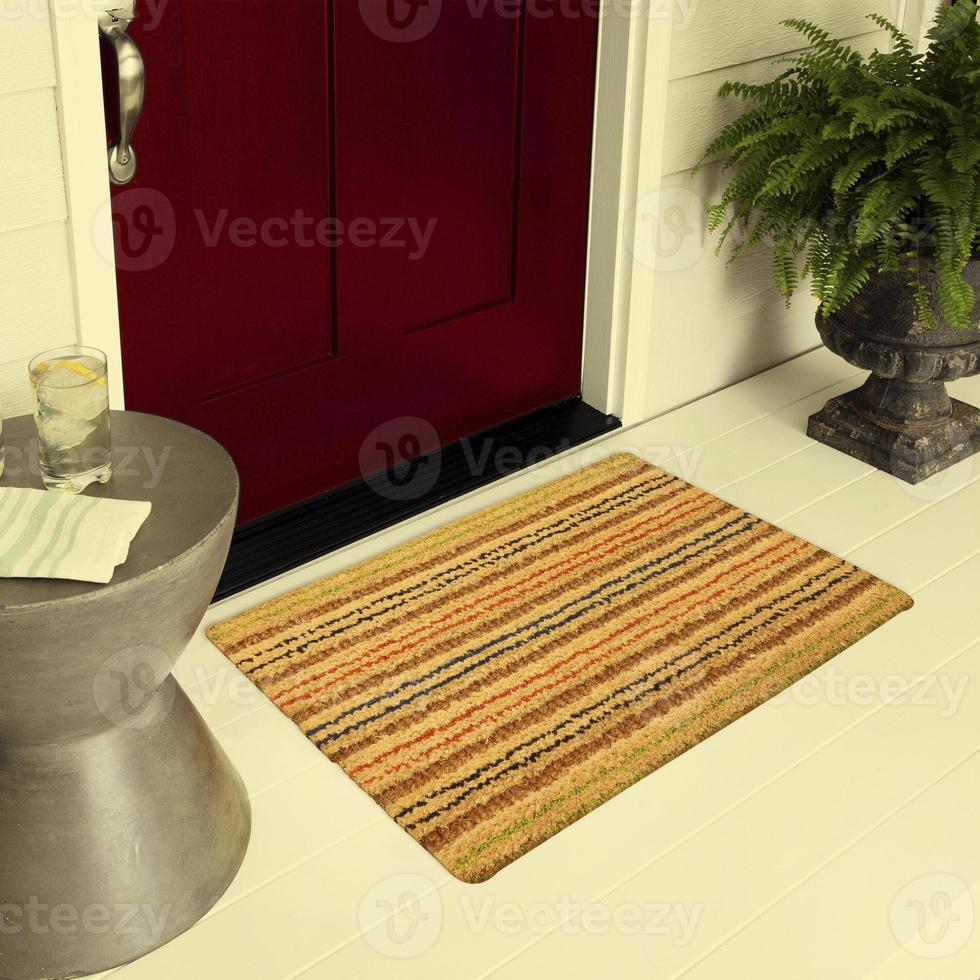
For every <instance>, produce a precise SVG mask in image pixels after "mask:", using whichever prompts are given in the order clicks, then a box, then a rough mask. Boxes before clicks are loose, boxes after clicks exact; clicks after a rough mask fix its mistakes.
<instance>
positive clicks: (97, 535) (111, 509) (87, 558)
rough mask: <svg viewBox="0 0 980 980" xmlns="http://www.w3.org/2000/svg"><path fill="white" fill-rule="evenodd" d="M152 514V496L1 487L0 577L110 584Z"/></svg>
mask: <svg viewBox="0 0 980 980" xmlns="http://www.w3.org/2000/svg"><path fill="white" fill-rule="evenodd" d="M149 513H150V502H149V501H148V500H111V499H108V498H101V497H84V496H77V495H75V494H68V493H54V492H51V491H45V490H27V489H23V488H20V487H0V577H4V578H68V579H75V580H76V581H79V582H102V583H106V582H108V581H109V580H110V579H111V578H112V576H113V573H114V572H115V569H116V566H117V565H120V564H122V562H124V561H125V560H126V555H127V554H129V543H130V541H132V540H133V537H134V536H135V535H136V532H137V531H138V530H139V529H140V527H141V526H142V524H143V522H144V521H145V520H146V518H147V516H148V515H149Z"/></svg>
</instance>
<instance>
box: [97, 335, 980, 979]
mask: <svg viewBox="0 0 980 980" xmlns="http://www.w3.org/2000/svg"><path fill="white" fill-rule="evenodd" d="M857 380H858V377H857V376H856V375H855V374H854V372H853V369H851V368H850V367H848V365H846V364H844V363H843V362H842V361H840V360H838V359H837V358H835V357H833V356H832V355H830V354H829V353H827V352H826V351H823V350H819V351H816V352H814V353H811V354H808V355H805V356H804V357H801V358H798V359H796V360H794V361H791V362H789V363H788V364H785V365H782V366H780V367H778V368H775V369H773V370H771V371H769V372H767V373H766V374H763V375H759V376H757V377H755V378H753V379H751V380H749V381H746V382H744V383H742V384H740V385H737V386H735V387H733V388H729V389H727V390H725V391H722V392H720V393H718V394H715V395H713V396H711V397H709V398H705V399H703V400H701V401H698V402H695V403H693V404H691V405H689V406H687V407H685V408H682V409H680V410H678V411H675V412H673V413H671V414H670V415H667V416H665V417H662V418H659V419H656V420H654V421H651V422H648V423H644V424H642V425H639V426H636V427H634V428H632V429H629V430H626V431H620V432H617V433H614V434H612V435H611V436H609V437H607V438H605V439H603V440H601V442H599V443H593V444H592V445H590V446H589V447H587V448H585V449H579V450H574V451H571V452H569V453H566V454H565V455H564V456H563V457H560V458H559V459H557V460H553V461H549V462H548V463H546V464H544V465H539V466H537V467H535V468H533V469H531V470H529V471H525V472H523V473H521V474H519V475H517V476H515V477H512V478H510V479H507V480H504V481H501V482H498V483H496V484H495V485H494V486H492V487H491V488H489V489H486V490H482V491H478V492H476V493H473V494H470V495H469V496H467V497H464V498H462V499H459V500H456V501H453V502H452V503H450V504H448V505H445V506H443V507H440V508H438V509H437V510H434V511H431V512H429V513H427V514H425V515H424V516H423V517H421V518H418V519H415V520H412V521H409V522H407V523H405V524H403V525H400V526H398V527H395V528H392V529H390V530H388V531H385V532H383V533H381V534H378V535H375V536H374V537H372V538H370V539H367V540H365V541H361V542H359V543H358V544H356V545H354V546H352V547H350V548H347V549H345V550H343V551H340V552H338V553H335V554H332V555H330V556H328V557H326V558H324V559H321V560H319V561H316V562H313V563H311V564H309V565H306V566H304V567H303V568H300V569H298V570H296V571H293V572H291V573H289V574H286V575H283V576H281V577H280V578H277V579H275V580H273V581H271V582H267V583H265V584H263V585H262V586H259V587H257V588H255V589H253V590H251V591H249V592H247V593H244V594H241V595H238V596H235V597H233V598H231V599H228V600H226V601H224V602H221V603H218V604H217V605H215V606H214V607H213V608H212V609H211V610H210V612H209V614H208V621H209V622H210V621H212V620H215V619H220V618H224V617H227V616H229V615H232V614H234V613H236V612H238V611H239V610H241V609H244V608H247V607H248V606H250V605H254V604H255V603H258V602H260V601H262V600H264V599H266V598H268V597H270V596H273V595H275V594H278V593H280V592H283V591H286V590H287V589H290V588H292V587H294V586H297V585H300V584H302V583H304V582H307V581H309V580H311V579H314V578H317V577H320V576H322V575H325V574H328V573H330V572H332V571H334V570H336V569H339V568H342V567H345V566H347V565H349V564H351V563H353V562H355V561H357V560H359V559H361V558H364V557H367V556H369V555H373V554H375V553H377V552H379V551H382V550H384V549H386V548H389V547H391V546H392V545H395V544H399V543H401V542H402V541H405V540H407V539H409V538H411V537H414V536H415V535H417V534H419V533H421V532H423V531H425V530H428V529H430V528H432V527H436V526H438V525H440V524H443V523H445V522H446V521H447V520H450V519H452V518H455V517H457V516H460V515H462V514H465V513H468V512H470V511H472V510H474V509H476V508H479V507H481V506H484V505H486V504H488V503H491V502H495V501H497V500H499V499H501V498H503V497H507V496H512V495H514V494H516V493H518V492H520V491H522V490H525V489H528V488H530V487H532V486H535V485H537V484H540V483H542V482H544V481H546V480H549V479H553V478H554V477H556V476H558V475H560V474H561V473H563V472H567V471H569V470H571V469H576V468H578V467H580V466H581V465H584V464H586V463H588V462H590V461H592V460H593V459H595V458H596V454H597V453H602V454H605V453H608V452H611V451H619V450H630V451H633V452H637V453H638V454H639V455H641V456H644V457H646V458H647V459H649V460H650V461H651V462H654V463H657V464H658V465H663V466H665V468H667V469H670V470H672V471H674V472H676V473H677V474H678V475H680V476H682V477H684V478H685V479H688V480H690V481H691V482H694V483H697V484H698V485H699V486H701V487H703V488H705V489H707V490H710V491H712V492H714V493H716V494H718V495H719V496H721V497H724V498H726V499H728V500H730V501H732V502H733V503H735V504H738V505H740V506H742V507H744V508H746V509H748V510H750V511H752V512H754V513H756V514H759V515H760V516H762V517H764V518H766V519H768V520H770V521H773V522H775V523H777V524H779V525H781V526H782V527H785V528H787V529H788V530H790V531H793V532H795V533H796V534H799V535H801V536H803V537H805V538H808V539H810V540H812V541H814V542H816V543H818V544H820V545H822V546H824V547H826V548H828V549H829V550H831V551H833V552H835V553H837V554H839V555H844V556H847V557H848V558H850V559H851V560H853V561H854V562H856V563H857V564H859V565H861V566H863V567H864V568H866V569H868V570H869V571H872V572H874V573H875V574H877V575H879V576H881V577H882V578H884V579H886V580H888V581H890V582H893V583H894V584H896V585H898V586H901V587H903V588H905V589H906V590H908V591H910V592H911V593H912V594H913V596H914V598H915V600H916V605H915V608H914V609H913V610H912V611H910V612H908V613H905V614H904V615H902V616H900V617H898V618H897V619H895V620H893V621H892V622H890V623H889V624H887V625H886V626H885V627H884V628H882V629H880V630H878V631H877V632H875V633H874V634H872V635H871V636H869V637H868V638H866V639H865V640H863V641H862V642H860V643H858V644H857V645H856V646H854V647H852V648H851V649H849V650H847V651H846V652H845V653H843V654H842V655H841V656H839V657H837V658H836V659H835V660H833V661H832V662H831V663H830V664H828V665H826V666H825V667H824V668H822V669H821V670H820V671H818V672H817V673H816V674H814V675H811V677H810V678H807V679H804V680H803V681H801V682H800V683H798V684H797V685H795V686H794V688H792V689H791V690H790V691H789V692H786V693H785V694H783V695H781V696H779V697H778V698H776V699H775V700H773V701H770V702H768V703H767V704H765V705H763V706H762V707H760V708H758V709H756V710H755V711H753V712H752V713H751V714H750V715H748V716H746V717H745V718H743V719H741V720H740V721H738V722H736V723H735V724H733V725H731V726H730V727H729V728H727V729H725V730H724V731H722V732H720V733H719V734H717V735H715V736H714V737H713V738H711V739H709V740H708V741H706V742H704V743H702V744H701V745H699V746H697V747H696V748H695V749H693V750H691V751H689V752H687V753H686V754H685V755H683V756H682V757H681V758H679V759H677V760H676V761H674V762H672V763H671V764H670V765H668V766H666V767H665V768H664V769H662V770H660V771H659V772H657V773H654V774H653V775H651V776H649V777H647V778H646V779H644V780H643V781H641V782H640V783H638V784H637V785H635V786H634V787H632V788H631V789H630V790H628V791H627V792H625V793H623V794H621V795H620V796H618V797H616V798H615V799H614V800H612V801H610V802H609V803H607V804H606V805H604V806H602V807H601V808H600V809H599V810H597V811H595V812H594V813H592V814H590V815H589V816H588V817H586V818H585V819H583V820H580V821H579V822H578V823H576V824H575V825H573V826H572V827H570V828H568V829H566V830H564V831H563V832H561V833H560V834H559V835H558V836H556V837H555V838H553V839H552V840H550V841H548V842H547V843H546V844H544V845H542V846H540V847H538V848H537V849H536V850H535V851H533V852H532V853H530V854H528V855H526V856H525V857H523V858H522V859H520V860H519V861H517V862H516V863H515V864H513V865H511V866H510V867H508V868H506V869H505V870H504V871H502V872H500V873H499V874H498V875H496V877H494V878H493V879H491V880H490V881H489V882H487V883H485V884H483V885H476V886H474V885H464V884H461V883H459V882H457V881H455V880H454V879H452V878H451V877H449V876H448V875H447V874H446V873H445V872H444V871H443V870H442V868H441V867H440V866H439V865H438V864H437V863H436V862H435V861H434V860H433V859H432V858H431V857H429V855H428V854H426V853H425V852H424V851H423V850H422V849H421V848H420V847H419V846H418V845H417V844H416V843H415V842H414V841H413V840H412V839H411V838H410V837H409V836H408V835H407V834H405V833H404V832H402V831H401V830H400V829H399V828H398V827H397V826H396V825H395V824H394V823H393V822H392V821H391V820H389V819H388V818H387V817H386V816H385V814H384V813H383V812H382V811H381V810H380V809H379V808H378V807H376V806H375V804H374V803H373V802H372V801H371V800H370V799H369V798H368V797H367V796H366V795H365V794H364V793H362V792H361V790H359V789H358V788H357V787H356V786H355V785H354V784H353V783H352V782H350V781H349V780H348V779H347V778H346V777H345V776H344V775H343V773H342V772H341V771H340V770H339V769H338V768H337V767H336V766H334V765H333V764H332V763H330V762H328V761H327V760H326V759H325V758H324V757H323V756H321V755H320V754H319V753H318V752H317V750H316V749H314V748H313V746H312V745H310V744H309V743H308V742H307V741H306V739H305V738H304V737H303V736H302V735H301V734H300V733H299V732H298V731H297V730H296V729H295V728H294V727H293V725H292V724H291V723H290V722H289V721H288V720H287V719H286V718H284V717H282V716H281V715H280V714H279V712H278V711H277V710H276V709H275V708H274V707H273V706H272V705H271V704H270V703H269V702H267V701H266V700H265V698H264V697H262V696H261V695H260V694H258V693H257V692H256V691H255V690H254V688H252V686H251V685H250V684H249V683H248V682H247V681H245V680H244V679H243V678H242V677H241V676H240V675H239V674H238V672H237V671H235V670H234V669H233V668H231V667H230V666H229V665H228V663H227V662H226V661H225V660H224V658H223V657H222V656H221V655H220V654H219V653H218V651H217V650H215V649H214V648H213V647H212V646H211V645H210V643H209V642H208V641H207V640H206V639H205V637H204V635H203V632H202V633H201V634H200V635H199V636H198V637H197V638H196V639H195V641H194V642H193V643H192V644H191V647H190V648H189V650H188V652H187V654H186V655H185V656H184V658H183V660H182V661H181V663H180V665H179V668H178V671H177V675H178V679H179V680H180V681H181V682H182V683H183V684H184V685H185V687H187V688H188V690H189V693H190V694H191V696H192V698H193V699H194V701H195V703H196V704H197V706H198V707H199V709H200V710H201V712H202V714H203V715H204V716H205V718H206V719H207V721H208V722H209V723H210V724H211V726H212V727H213V728H214V729H215V731H216V733H217V737H218V739H219V741H220V742H221V743H222V745H223V746H224V747H225V749H226V751H227V752H228V754H229V756H230V757H231V758H232V761H233V762H234V763H235V764H236V765H237V766H238V769H239V771H240V772H241V774H242V776H243V778H244V780H245V783H246V785H247V787H248V790H249V792H250V794H251V797H252V805H253V810H254V832H253V838H252V843H251V847H250V850H249V853H248V855H247V857H246V859H245V863H244V866H243V868H242V870H241V872H240V873H239V875H238V877H237V879H236V880H235V882H234V883H233V884H232V886H231V888H230V890H229V891H228V893H227V894H226V895H225V896H224V898H223V899H222V900H221V902H220V903H219V904H218V906H217V907H216V908H215V909H214V910H213V911H212V912H211V913H210V914H209V915H208V916H207V917H206V918H205V919H204V920H202V921H201V922H200V923H199V924H198V925H197V926H196V927H195V928H193V929H192V930H190V931H189V932H188V933H186V934H185V935H183V936H181V937H179V938H178V939H176V940H175V941H174V942H172V943H170V944H169V945H167V946H165V947H164V948H162V949H160V950H158V951H156V952H155V953H152V954H150V955H149V956H147V957H145V958H144V959H142V960H140V961H138V962H137V963H134V964H130V965H129V966H126V967H123V968H122V969H120V970H117V971H114V972H113V973H112V974H111V975H112V976H114V977H117V978H119V980H174V978H180V980H210V978H235V980H293V978H296V980H299V978H302V980H335V978H336V980H352V978H388V977H397V978H399V980H443V978H445V980H450V978H451V980H471V978H472V980H476V978H483V977H491V976H492V977H495V978H496V977H500V978H517V980H536V978H538V977H544V976H549V975H551V976H556V977H564V978H578V977H581V978H596V977H603V976H606V975H610V974H612V975H615V976H617V977H625V978H634V977H635V978H644V980H654V978H656V980H661V978H663V980H667V978H673V977H681V976H683V977H691V978H697V980H716V978H718V980H720V978H725V980H730V978H737V980H741V978H746V980H748V978H752V980H770V978H772V980H777V978H778V980H784V978H793V980H807V978H814V980H816V978H819V980H826V978H828V977H834V978H837V980H846V978H864V977H869V976H875V977H882V978H896V980H897V978H906V977H908V978H916V980H919V978H922V980H925V978H928V980H946V978H950V980H977V977H978V976H980V927H978V926H977V924H976V922H975V914H974V909H975V908H977V909H980V836H978V833H977V827H978V823H980V820H978V815H980V643H978V641H980V533H978V532H980V459H975V460H973V461H968V462H966V463H963V464H960V465H959V466H957V467H955V468H953V469H951V470H949V471H947V472H946V473H945V474H941V475H940V476H939V477H937V478H935V479H933V480H932V481H929V482H928V483H927V484H925V485H920V486H918V487H910V486H907V485H905V484H904V483H901V482H899V481H897V480H895V479H892V478H890V477H888V476H886V475H885V474H883V473H879V472H878V471H876V470H873V469H871V468H869V467H866V466H864V465H862V464H861V463H858V462H856V461H855V460H852V459H850V458H848V457H846V456H843V455H841V454H839V453H836V452H834V451H832V450H830V449H827V448H825V447H823V446H820V445H818V444H815V443H813V442H811V441H810V440H808V439H807V437H806V435H805V434H804V431H805V424H806V418H807V415H808V414H809V413H810V412H812V411H813V410H814V409H816V408H817V407H818V406H820V405H822V404H823V402H824V401H825V400H826V399H827V398H828V397H830V396H831V395H832V394H835V393H837V392H839V391H842V390H845V389H846V388H848V387H853V386H854V385H855V384H856V382H857ZM953 390H954V393H955V394H958V395H959V396H960V397H962V398H964V399H965V400H970V401H973V402H974V403H977V404H980V380H978V379H974V380H973V381H966V382H960V383H958V384H957V385H955V386H953ZM412 894H414V895H415V896H416V897H415V900H414V901H410V902H408V903H407V904H406V903H405V898H406V896H411V895H412ZM107 975H108V974H107Z"/></svg>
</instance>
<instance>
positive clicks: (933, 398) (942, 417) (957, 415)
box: [807, 259, 980, 483]
mask: <svg viewBox="0 0 980 980" xmlns="http://www.w3.org/2000/svg"><path fill="white" fill-rule="evenodd" d="M965 278H966V279H967V281H968V282H969V283H970V285H971V286H972V287H973V291H974V295H976V296H977V297H980V259H973V260H972V261H971V262H970V263H969V265H968V266H967V269H966V272H965ZM930 279H931V280H932V281H931V282H930V283H929V285H930V288H931V290H932V293H933V296H934V297H935V295H936V277H935V276H930ZM933 312H934V316H935V318H936V322H937V323H938V324H939V325H938V326H936V327H933V328H930V327H928V326H926V325H925V324H924V323H923V322H922V321H921V319H920V317H919V315H918V311H917V309H916V304H915V296H914V293H913V290H912V288H911V287H910V286H909V285H908V284H907V281H906V278H905V276H903V275H902V274H900V273H879V274H877V275H876V276H874V277H872V279H871V281H870V282H869V283H868V285H867V286H866V287H865V288H864V289H863V290H862V291H861V292H860V293H859V294H858V296H857V297H855V299H854V300H853V301H852V302H851V303H850V304H848V305H847V306H845V307H844V308H842V309H841V310H840V311H839V312H837V313H835V314H831V315H830V316H829V317H824V316H823V315H822V314H821V313H818V314H817V329H818V330H819V331H820V336H821V337H822V338H823V342H824V343H825V344H826V345H827V347H829V348H830V349H831V350H832V351H833V352H834V353H835V354H839V355H840V356H841V357H843V358H844V359H845V360H847V361H848V362H850V363H851V364H853V365H855V366H856V367H859V368H865V369H867V370H869V371H870V372H871V376H870V377H869V378H868V380H867V381H866V382H865V383H864V384H863V385H862V386H861V387H860V388H857V389H855V390H854V391H850V392H848V393H847V394H844V395H839V396H838V397H836V398H832V399H831V400H830V401H829V402H827V404H826V405H825V406H824V407H823V408H822V409H821V410H820V411H819V412H817V413H816V414H814V415H812V416H811V417H810V423H809V426H808V428H807V432H808V434H809V435H810V436H811V437H812V438H814V439H816V440H817V441H819V442H822V443H825V444H826V445H828V446H833V447H834V448H835V449H839V450H841V451H842V452H845V453H848V454H849V455H851V456H854V457H856V458H857V459H860V460H862V461H863V462H865V463H870V464H871V465H872V466H876V467H878V469H881V470H885V471H886V472H888V473H892V474H894V475H895V476H897V477H899V478H900V479H902V480H906V481H907V482H909V483H918V482H920V481H921V480H925V479H927V478H928V477H930V476H932V475H933V474H934V473H938V472H939V471H940V470H943V469H945V468H946V467H947V466H952V465H953V464H954V463H958V462H959V461H960V460H963V459H966V458H967V457H969V456H971V455H972V454H973V453H976V452H977V451H980V410H978V409H976V408H974V407H973V406H971V405H966V404H964V403H963V402H960V401H957V400H956V399H953V398H950V397H949V394H948V392H947V391H946V382H947V381H955V380H957V379H958V378H965V377H968V376H970V375H973V374H977V373H978V371H980V299H978V302H977V304H976V305H975V306H974V310H973V319H972V326H971V327H970V329H967V330H963V329H956V328H953V327H950V326H949V325H948V324H946V323H945V321H944V320H943V319H942V315H941V313H940V312H939V306H938V302H937V301H935V300H934V302H933Z"/></svg>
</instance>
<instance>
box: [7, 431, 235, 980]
mask: <svg viewBox="0 0 980 980" xmlns="http://www.w3.org/2000/svg"><path fill="white" fill-rule="evenodd" d="M111 424H112V440H113V469H114V474H113V478H112V480H111V481H110V482H109V483H108V484H107V485H106V486H100V485H98V484H96V485H93V486H92V487H89V488H88V490H86V494H88V495H94V496H100V497H103V496H104V497H119V498H124V499H129V500H136V499H140V500H151V501H152V502H153V510H152V512H151V514H150V516H149V517H148V518H147V520H146V523H145V524H144V525H143V527H142V529H141V530H140V532H139V534H137V536H136V537H135V538H134V540H133V543H132V545H131V546H130V554H129V558H128V560H127V561H126V562H125V564H123V565H120V566H119V567H118V568H117V569H116V574H115V576H114V577H113V579H112V581H111V582H110V583H109V584H108V585H94V584H87V583H82V582H67V581H54V580H43V579H0V977H2V978H11V980H34V978H40V977H57V978H62V977H69V976H71V977H75V976H81V975H84V974H88V973H96V972H99V971H101V970H105V969H108V968H110V967H113V966H117V965H119V964H121V963H126V962H129V961H130V960H133V959H135V958H137V957H139V956H142V955H143V954H144V953H147V952H149V951H150V950H151V949H154V948H156V947H157V946H160V945H162V944H163V943H165V942H167V941H169V940H170V939H172V938H173V937H174V936H177V935H178V934H180V933H181V932H183V931H184V930H186V929H188V928H189V927H190V926H192V925H193V924H194V923H195V922H196V921H197V920H198V919H199V918H200V917H201V916H202V915H204V913H205V912H207V911H208V909H210V908H211V907H212V906H213V905H214V903H215V902H216V901H217V900H218V898H219V897H220V896H221V895H222V894H223V892H224V891H225V889H226V888H227V887H228V885H229V884H230V882H231V880H232V879H233V878H234V876H235V874H236V872H237V871H238V868H239V866H240V864H241V862H242V859H243V857H244V855H245V849H246V847H247V845H248V839H249V834H250V830H251V813H250V809H249V804H248V798H247V796H246V794H245V789H244V786H243V785H242V781H241V779H240V778H239V776H238V774H237V773H236V772H235V770H234V768H233V767H232V765H231V763H230V762H229V761H228V758H227V757H226V756H225V754H224V752H223V751H222V750H221V748H219V746H218V744H217V742H216V741H215V739H214V737H213V736H212V735H211V733H210V732H209V731H208V729H207V727H206V725H205V724H204V722H203V721H202V719H201V717H200V715H199V714H198V713H197V711H196V709H195V708H194V707H193V706H192V704H191V702H190V701H189V700H188V698H187V695H186V694H185V693H184V692H183V690H181V688H180V686H179V685H178V684H177V683H176V681H175V680H174V678H173V676H172V674H171V670H172V669H173V667H174V665H175V664H176V662H177V659H178V658H179V657H180V655H181V653H182V652H183V650H184V647H185V646H186V645H187V643H188V641H189V640H190V639H191V637H192V636H193V635H194V633H195V631H196V630H197V628H198V627H199V625H200V623H201V619H202V618H203V616H204V612H205V610H206V609H207V606H208V603H209V602H210V600H211V596H212V595H213V593H214V589H215V587H216V585H217V582H218V576H219V575H220V573H221V569H222V566H223V564H224V561H225V556H226V554H227V552H228V545H229V542H230V540H231V532H232V529H233V527H234V522H235V513H236V509H237V505H238V477H237V474H236V473H235V468H234V465H233V464H232V461H231V459H230V458H229V456H228V454H227V453H226V452H225V451H224V449H222V448H221V447H220V446H219V445H218V444H217V443H216V442H214V441H213V440H212V439H210V438H209V437H208V436H206V435H204V434H203V433H201V432H198V431H196V430H194V429H191V428H188V427H187V426H184V425H180V424H179V423H177V422H172V421H169V420H166V419H162V418H158V417H156V416H152V415H141V414H138V413H133V412H113V413H112V422H111ZM4 435H5V437H6V442H7V471H6V473H5V474H4V476H3V477H2V478H0V485H2V486H32V487H40V486H41V481H40V476H39V475H38V471H37V468H36V459H33V458H32V456H31V452H30V449H29V447H30V444H31V443H32V442H33V440H34V427H33V421H32V419H31V418H30V417H29V416H20V417H18V418H13V419H9V420H8V421H7V422H5V424H4ZM35 453H36V449H35Z"/></svg>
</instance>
